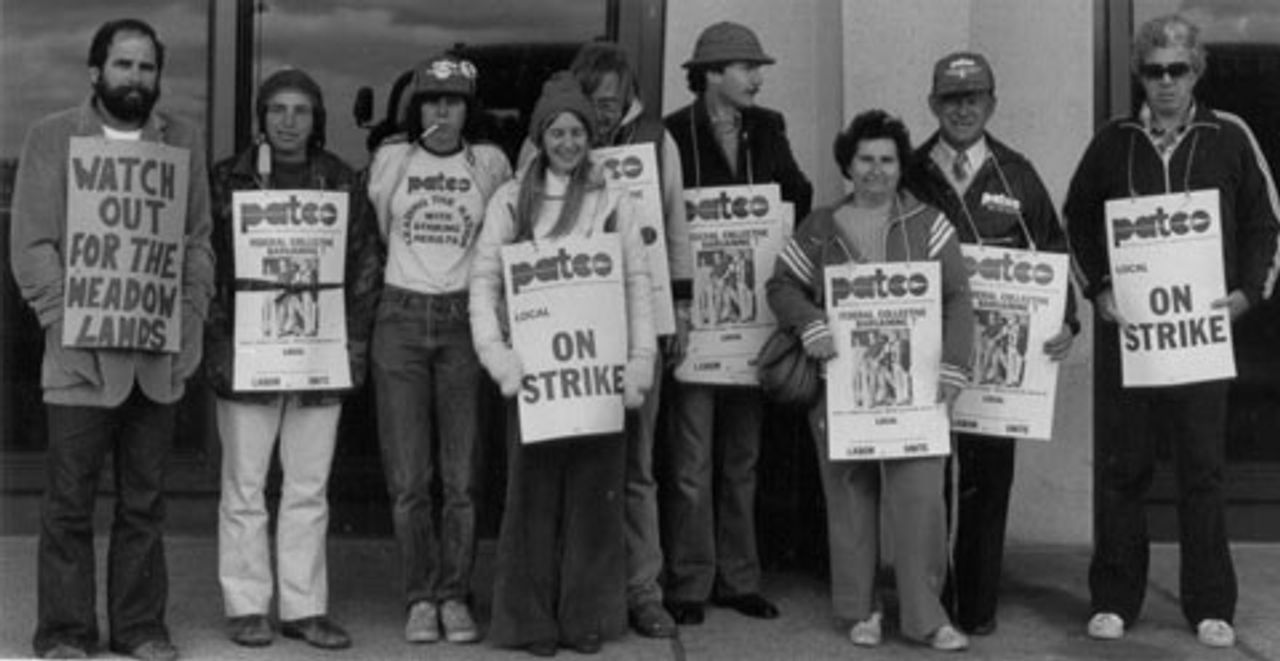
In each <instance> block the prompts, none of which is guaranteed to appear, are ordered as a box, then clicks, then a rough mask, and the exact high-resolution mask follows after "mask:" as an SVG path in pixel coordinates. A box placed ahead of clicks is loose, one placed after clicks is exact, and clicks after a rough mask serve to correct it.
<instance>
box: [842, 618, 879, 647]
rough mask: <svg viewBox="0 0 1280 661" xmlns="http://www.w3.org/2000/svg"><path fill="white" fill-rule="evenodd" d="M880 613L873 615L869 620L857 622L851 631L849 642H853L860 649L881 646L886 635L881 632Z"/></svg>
mask: <svg viewBox="0 0 1280 661" xmlns="http://www.w3.org/2000/svg"><path fill="white" fill-rule="evenodd" d="M881 617H882V616H881V614H880V613H879V612H875V613H872V614H871V615H870V616H869V617H867V619H865V620H862V621H860V622H855V623H854V624H853V628H851V629H849V640H852V641H853V644H854V645H857V646H858V647H875V646H877V645H879V644H880V641H881V640H882V639H883V638H884V635H883V634H882V633H881V631H880V619H881Z"/></svg>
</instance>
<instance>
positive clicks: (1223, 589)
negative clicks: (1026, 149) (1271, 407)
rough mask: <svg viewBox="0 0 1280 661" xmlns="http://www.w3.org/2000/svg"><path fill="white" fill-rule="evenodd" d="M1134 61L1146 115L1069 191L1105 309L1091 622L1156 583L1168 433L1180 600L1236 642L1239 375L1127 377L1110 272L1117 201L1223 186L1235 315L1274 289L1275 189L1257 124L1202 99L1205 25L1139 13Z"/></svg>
mask: <svg viewBox="0 0 1280 661" xmlns="http://www.w3.org/2000/svg"><path fill="white" fill-rule="evenodd" d="M1132 69H1133V72H1134V74H1135V75H1137V76H1138V79H1139V81H1140V82H1141V84H1142V91H1143V98H1144V102H1143V104H1142V107H1141V108H1140V109H1139V111H1138V113H1137V115H1136V116H1134V117H1132V118H1128V119H1121V120H1117V121H1114V122H1112V123H1110V124H1108V125H1107V126H1105V127H1104V128H1103V129H1102V130H1101V131H1099V132H1098V134H1097V135H1096V136H1095V137H1094V139H1093V142H1092V143H1091V144H1090V145H1089V148H1088V150H1087V151H1086V152H1085V155H1084V158H1083V160H1082V161H1081V163H1080V165H1079V167H1078V169H1077V170H1076V173H1075V176H1074V178H1073V179H1072V182H1071V188H1070V191H1069V192H1068V195H1067V202H1066V206H1065V208H1064V215H1065V216H1066V218H1067V227H1068V234H1069V235H1070V237H1071V244H1072V247H1073V249H1074V251H1075V257H1076V260H1077V262H1078V266H1079V269H1078V275H1079V276H1080V277H1081V281H1082V284H1083V285H1084V293H1085V295H1086V296H1088V297H1089V298H1090V299H1092V300H1093V302H1094V306H1095V308H1096V309H1097V310H1098V314H1099V319H1100V322H1099V325H1098V342H1097V345H1096V347H1097V349H1096V351H1097V352H1096V356H1095V361H1094V362H1095V364H1096V365H1097V366H1098V370H1099V371H1098V373H1097V375H1096V378H1097V381H1098V383H1099V387H1098V388H1097V393H1096V394H1097V397H1098V400H1097V405H1096V406H1095V410H1096V412H1097V413H1096V415H1098V416H1100V417H1099V420H1098V422H1099V423H1100V424H1099V425H1098V428H1099V429H1107V430H1111V431H1110V432H1109V433H1108V434H1107V436H1106V438H1103V439H1101V442H1099V443H1097V444H1096V446H1095V447H1096V452H1097V456H1096V457H1095V458H1094V460H1095V464H1096V465H1097V466H1098V467H1099V468H1098V470H1097V473H1096V489H1095V491H1096V494H1097V500H1096V511H1095V517H1096V522H1097V523H1096V530H1097V533H1096V539H1095V542H1094V554H1093V561H1092V564H1091V565H1090V568H1089V589H1090V592H1091V594H1092V605H1091V610H1092V613H1093V615H1092V617H1091V619H1090V620H1089V625H1088V633H1089V635H1090V636H1092V637H1093V638H1097V639H1103V640H1108V639H1117V638H1120V637H1122V636H1123V635H1124V633H1125V627H1126V626H1129V625H1132V624H1133V622H1134V621H1135V620H1136V619H1137V617H1138V614H1139V611H1140V610H1141V607H1142V598H1143V595H1144V593H1145V592H1146V582H1147V567H1148V560H1149V549H1148V540H1147V533H1146V518H1145V517H1146V515H1145V511H1144V509H1143V496H1144V495H1145V494H1146V492H1147V489H1148V487H1150V485H1151V477H1152V472H1153V466H1154V463H1155V454H1156V447H1157V443H1156V434H1157V433H1163V434H1165V435H1166V436H1167V437H1168V438H1167V441H1168V443H1169V448H1170V450H1171V452H1172V454H1173V457H1174V460H1175V463H1176V467H1177V474H1178V484H1177V488H1178V525H1179V528H1180V540H1181V552H1182V560H1181V561H1182V571H1181V585H1180V594H1181V598H1182V611H1183V615H1184V616H1185V617H1186V619H1187V622H1188V624H1189V625H1190V626H1191V628H1192V629H1194V630H1195V632H1196V635H1197V637H1198V638H1199V640H1200V642H1201V643H1203V644H1205V645H1207V646H1210V647H1230V646H1232V645H1233V644H1234V643H1235V630H1234V629H1233V625H1232V618H1233V616H1234V614H1235V606H1236V592H1237V588H1236V576H1235V570H1234V568H1233V566H1232V560H1231V552H1230V549H1229V547H1228V545H1227V533H1226V522H1225V506H1224V497H1223V469H1224V466H1223V464H1224V458H1223V454H1224V450H1223V446H1224V436H1225V431H1226V416H1227V388H1228V384H1229V381H1227V380H1216V381H1202V382H1199V383H1193V384H1189V385H1177V386H1164V387H1154V388H1133V389H1125V388H1123V387H1122V386H1121V378H1120V362H1121V353H1120V348H1119V333H1118V332H1117V328H1116V326H1117V325H1119V326H1121V327H1123V326H1124V325H1125V323H1126V320H1125V318H1124V317H1123V316H1122V315H1121V312H1120V310H1119V307H1118V306H1117V304H1116V297H1115V295H1114V293H1113V291H1112V287H1111V281H1110V279H1109V275H1108V274H1109V273H1110V265H1109V257H1108V246H1107V231H1106V223H1105V215H1104V214H1105V209H1104V207H1105V204H1106V202H1107V201H1108V200H1116V199H1135V198H1140V197H1144V196H1152V195H1164V194H1169V193H1179V192H1188V193H1190V192H1193V191H1205V190H1216V191H1217V193H1218V199H1219V212H1220V213H1219V216H1220V219H1221V223H1220V224H1221V241H1222V259H1223V266H1224V274H1223V275H1224V279H1225V283H1226V291H1227V292H1228V293H1227V295H1226V296H1224V297H1222V298H1220V299H1218V300H1215V301H1213V302H1212V306H1213V307H1215V308H1225V309H1226V310H1227V311H1228V313H1229V315H1230V318H1231V319H1232V320H1233V321H1234V320H1236V319H1238V318H1239V317H1240V316H1241V315H1243V314H1245V313H1246V312H1247V311H1248V310H1249V309H1250V308H1252V307H1253V306H1255V305H1257V304H1258V303H1260V302H1262V301H1263V300H1265V299H1266V298H1267V297H1268V296H1269V295H1270V290H1271V287H1272V285H1273V283H1274V280H1275V275H1276V271H1275V269H1276V235H1277V216H1278V214H1280V212H1278V211H1277V208H1276V206H1277V205H1276V190H1275V185H1274V183H1273V182H1272V179H1271V174H1270V172H1269V171H1268V168H1267V163H1266V161H1265V160H1264V158H1263V155H1262V152H1261V150H1260V149H1259V147H1258V142H1257V140H1256V139H1255V138H1254V136H1253V134H1252V132H1251V131H1250V130H1249V127H1248V126H1246V125H1245V123H1244V122H1243V121H1242V120H1241V119H1240V118H1239V117H1236V116H1235V115H1232V114H1230V113H1225V112H1222V111H1217V110H1213V109H1211V108H1208V107H1206V106H1205V105H1203V104H1201V103H1197V102H1196V100H1195V97H1194V95H1193V94H1192V91H1193V90H1194V88H1195V84H1196V81H1198V80H1199V79H1200V77H1201V76H1202V75H1204V72H1205V53H1204V48H1203V46H1202V45H1201V44H1200V41H1199V30H1198V29H1197V28H1196V26H1195V25H1193V24H1191V23H1189V22H1188V21H1187V20H1186V19H1184V18H1182V17H1180V16H1164V17H1160V18H1156V19H1152V20H1151V21H1149V22H1147V23H1145V24H1144V25H1142V27H1140V28H1139V30H1138V33H1137V35H1136V36H1135V38H1134V43H1133V54H1132Z"/></svg>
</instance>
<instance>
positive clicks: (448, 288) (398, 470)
mask: <svg viewBox="0 0 1280 661" xmlns="http://www.w3.org/2000/svg"><path fill="white" fill-rule="evenodd" d="M477 76H478V72H477V71H476V68H475V66H474V65H473V64H472V63H471V62H470V61H468V60H466V59H462V58H460V57H457V56H455V55H453V54H451V53H442V54H438V55H435V56H433V57H430V58H428V59H426V60H424V61H423V62H421V63H420V64H418V65H417V66H416V67H415V68H414V70H413V74H412V77H411V79H410V82H409V85H408V88H407V89H406V91H405V94H404V100H403V102H402V103H401V104H400V107H399V109H398V113H399V115H398V116H399V125H400V126H401V127H403V128H404V132H403V133H400V134H397V135H394V136H391V137H390V138H388V139H387V140H386V141H384V142H383V144H382V145H381V146H380V147H379V148H378V149H377V151H376V152H375V153H374V156H373V163H372V165H370V167H369V185H368V193H369V201H370V203H371V204H372V206H373V208H374V209H375V213H376V215H377V219H378V222H377V224H378V232H379V234H380V236H381V237H382V239H383V242H384V243H385V245H386V249H387V259H386V270H385V280H386V283H385V286H384V289H383V293H382V298H381V300H380V301H379V303H378V311H377V314H376V315H375V321H374V331H373V349H372V369H373V383H374V389H375V391H376V395H377V411H378V440H379V443H380V448H381V452H382V463H383V471H384V473H385V474H386V480H387V490H388V491H389V493H390V496H391V513H392V522H393V525H394V528H395V536H396V541H397V543H398V545H399V548H400V562H401V580H402V585H403V590H404V604H405V612H406V616H405V627H404V637H405V640H406V641H408V642H410V643H433V642H436V641H438V640H441V639H444V640H446V641H448V642H451V643H470V642H474V641H476V640H478V638H479V629H478V628H477V626H476V623H475V621H474V619H473V618H472V616H471V611H470V607H469V602H470V589H471V570H472V566H473V564H474V561H475V527H476V486H477V483H478V475H479V470H480V465H479V462H480V456H481V455H480V450H481V446H480V442H481V441H480V439H482V438H483V437H484V435H483V433H482V429H483V428H482V426H481V420H482V410H481V407H480V402H481V401H482V400H483V399H484V397H485V390H484V375H483V373H482V372H481V368H480V362H479V359H478V357H477V356H476V352H475V349H474V348H473V346H472V340H471V326H470V322H469V315H468V296H469V294H468V283H469V274H470V271H471V263H472V261H473V259H474V257H475V250H476V248H475V246H476V239H477V237H478V236H479V234H480V228H481V226H482V225H483V223H484V215H485V205H486V204H487V203H488V201H489V197H490V196H492V195H493V193H494V192H495V191H496V190H498V187H499V186H500V185H501V184H502V183H503V182H505V181H506V180H507V179H509V178H510V177H511V167H510V165H509V164H508V163H507V157H506V155H505V154H503V153H502V150H500V149H498V148H497V147H496V146H494V145H492V144H483V143H474V142H472V141H471V140H472V139H473V137H474V135H475V126H476V122H477V120H478V119H479V114H480V111H479V109H478V107H477V103H476V81H477ZM433 485H439V492H438V493H439V497H437V496H436V495H435V493H436V492H435V490H434V489H433Z"/></svg>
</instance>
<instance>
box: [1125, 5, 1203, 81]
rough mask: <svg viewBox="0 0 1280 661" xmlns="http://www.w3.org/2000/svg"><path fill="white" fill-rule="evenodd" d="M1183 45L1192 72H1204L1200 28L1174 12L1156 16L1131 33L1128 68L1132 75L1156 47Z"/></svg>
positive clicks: (1136, 72) (1135, 73)
mask: <svg viewBox="0 0 1280 661" xmlns="http://www.w3.org/2000/svg"><path fill="white" fill-rule="evenodd" d="M1177 47H1182V48H1185V49H1187V51H1188V52H1189V53H1190V54H1191V70H1192V71H1194V72H1196V75H1197V76H1198V75H1200V74H1202V73H1204V69H1205V66H1206V65H1207V59H1206V56H1205V51H1204V45H1203V44H1201V43H1200V28H1199V27H1197V26H1196V25H1195V24H1194V23H1192V22H1191V21H1188V20H1187V19H1185V18H1183V17H1182V16H1179V15H1178V14H1168V15H1166V16H1158V17H1156V18H1153V19H1151V20H1149V21H1147V22H1146V23H1143V24H1142V26H1141V27H1139V28H1138V33H1137V34H1135V35H1134V36H1133V50H1132V52H1131V53H1130V57H1129V69H1130V70H1131V71H1132V72H1133V74H1134V75H1137V74H1138V68H1139V67H1141V66H1142V63H1143V62H1144V61H1145V60H1146V59H1147V56H1148V55H1150V54H1151V51H1153V50H1155V49H1157V48H1177Z"/></svg>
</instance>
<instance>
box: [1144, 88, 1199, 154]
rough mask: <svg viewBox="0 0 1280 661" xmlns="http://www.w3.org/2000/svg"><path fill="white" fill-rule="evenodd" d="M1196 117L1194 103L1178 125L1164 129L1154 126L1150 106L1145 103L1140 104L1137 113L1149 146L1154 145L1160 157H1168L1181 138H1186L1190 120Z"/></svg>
mask: <svg viewBox="0 0 1280 661" xmlns="http://www.w3.org/2000/svg"><path fill="white" fill-rule="evenodd" d="M1195 116H1196V104H1195V101H1192V102H1191V105H1190V106H1188V107H1187V114H1186V115H1184V116H1183V117H1182V119H1180V120H1179V121H1178V125H1177V126H1175V127H1173V128H1171V129H1166V128H1162V127H1160V126H1159V125H1157V124H1156V118H1155V114H1154V113H1152V112H1151V106H1149V105H1147V104H1146V103H1143V104H1142V109H1141V110H1139V111H1138V120H1139V121H1140V122H1142V130H1143V133H1146V134H1147V137H1148V138H1150V139H1151V144H1152V145H1155V148H1156V150H1157V151H1159V152H1160V155H1161V156H1165V155H1168V154H1169V153H1170V152H1172V151H1173V150H1174V148H1176V147H1177V146H1178V143H1180V142H1182V138H1184V137H1186V135H1187V132H1188V131H1190V130H1191V118H1192V117H1195Z"/></svg>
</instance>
